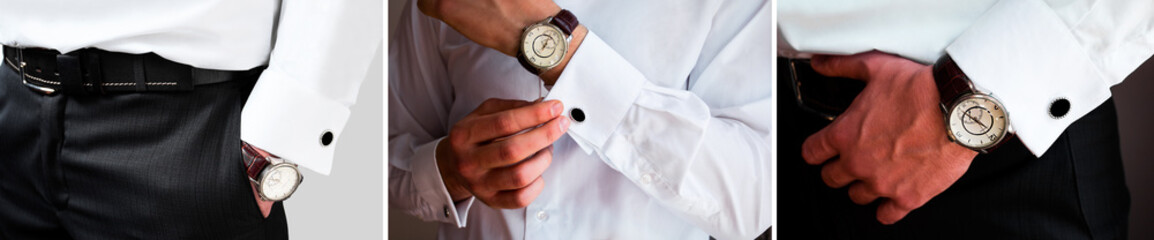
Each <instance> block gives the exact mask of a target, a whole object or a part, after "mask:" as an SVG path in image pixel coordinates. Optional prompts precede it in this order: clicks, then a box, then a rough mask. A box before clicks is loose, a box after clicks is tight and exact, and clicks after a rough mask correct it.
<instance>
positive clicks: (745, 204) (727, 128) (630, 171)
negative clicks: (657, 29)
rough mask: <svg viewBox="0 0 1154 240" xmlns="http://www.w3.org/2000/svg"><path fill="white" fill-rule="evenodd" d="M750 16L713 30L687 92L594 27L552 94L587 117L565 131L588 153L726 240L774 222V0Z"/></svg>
mask: <svg viewBox="0 0 1154 240" xmlns="http://www.w3.org/2000/svg"><path fill="white" fill-rule="evenodd" d="M744 11H745V12H743V13H744V15H729V16H728V17H726V19H725V20H719V21H732V22H717V23H715V24H734V25H735V26H741V27H734V28H731V29H729V31H726V30H717V32H713V33H711V34H710V36H709V39H707V40H706V46H705V48H704V49H703V50H702V51H701V52H702V55H701V58H700V59H699V60H698V65H697V67H695V69H694V70H693V72H691V73H690V76H689V77H688V79H686V81H687V84H688V89H687V90H686V89H675V88H668V87H664V86H658V85H656V84H654V83H652V82H651V81H650V80H649V79H647V77H646V76H645V75H643V74H642V73H641V72H640V71H639V70H638V69H636V68H634V67H633V65H632V64H631V63H630V62H628V61H627V60H626V59H625V58H624V57H622V56H620V55H619V54H618V53H617V52H615V51H614V50H613V47H610V46H609V45H608V44H606V42H605V41H603V40H602V39H601V38H600V37H598V35H597V34H596V33H595V31H596V29H590V32H589V34H588V35H587V36H586V37H585V40H584V41H583V42H582V43H581V46H580V47H579V48H578V49H577V51H576V53H574V55H573V57H572V59H571V60H570V62H569V63H568V65H567V66H566V69H565V71H564V72H563V73H562V74H561V76H560V78H559V79H558V81H557V83H556V85H554V86H553V88H552V90H551V92H550V93H549V95H548V96H547V97H546V98H547V99H559V100H561V101H562V102H563V103H564V104H565V107H566V110H565V111H564V115H566V116H571V114H572V111H574V109H577V108H579V109H581V111H582V112H583V113H584V117H585V119H584V121H581V122H578V121H573V123H572V125H571V126H570V128H569V132H568V134H569V136H570V137H572V138H573V139H574V140H576V142H577V144H578V145H579V146H580V147H581V148H582V149H584V150H585V151H586V152H587V153H594V154H597V155H599V156H600V158H601V159H602V160H603V161H604V162H605V164H607V165H609V166H610V167H611V168H613V169H615V170H617V171H618V172H620V173H621V174H622V175H624V176H625V177H626V178H629V179H630V180H632V181H633V182H634V183H635V184H636V185H637V186H638V187H639V188H641V189H643V190H644V191H645V192H646V193H648V194H649V195H651V196H653V198H654V199H656V200H657V201H659V202H660V203H661V204H662V205H663V206H665V207H667V208H669V209H671V210H673V212H675V213H677V214H678V215H680V216H682V217H683V218H685V219H686V220H688V221H689V222H691V223H692V224H694V225H696V226H698V227H700V228H702V229H703V230H705V231H706V232H707V233H709V234H710V235H713V236H715V237H717V238H719V239H743V238H744V239H750V238H754V237H756V236H757V235H758V234H760V233H761V232H762V231H764V230H765V229H766V228H768V227H769V226H770V224H771V223H770V220H769V219H770V218H769V217H770V215H771V214H772V213H771V212H770V207H771V206H772V205H773V202H772V194H773V192H772V191H771V189H770V186H771V185H772V175H771V173H772V172H773V171H772V167H773V166H772V165H771V162H770V158H771V156H772V153H771V152H770V147H771V144H772V143H771V142H770V139H771V138H770V121H771V114H770V113H771V111H772V108H773V107H772V104H771V103H770V97H771V90H770V86H771V85H772V84H771V81H770V80H771V79H772V77H773V74H772V73H771V71H772V70H771V67H772V66H773V65H772V63H771V61H772V60H771V59H772V57H773V54H772V53H773V52H772V50H771V47H772V45H771V44H770V40H771V36H772V35H771V25H770V24H771V21H770V17H771V16H770V9H769V3H768V1H767V2H765V3H764V4H762V5H761V6H760V9H756V10H752V11H751V10H749V9H746V10H744ZM750 12H754V13H753V14H750ZM719 14H725V13H724V12H723V13H719ZM616 47H653V46H652V45H650V44H649V43H646V44H638V45H633V46H616ZM664 50H665V51H678V50H679V49H664Z"/></svg>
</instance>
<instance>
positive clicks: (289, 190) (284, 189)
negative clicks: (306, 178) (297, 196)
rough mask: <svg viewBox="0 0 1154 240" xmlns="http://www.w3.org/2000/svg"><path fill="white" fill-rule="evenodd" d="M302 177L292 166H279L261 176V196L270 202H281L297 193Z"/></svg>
mask: <svg viewBox="0 0 1154 240" xmlns="http://www.w3.org/2000/svg"><path fill="white" fill-rule="evenodd" d="M300 180H301V175H300V172H299V171H297V168H296V167H295V166H293V165H292V164H277V165H273V166H272V167H269V168H268V169H265V170H264V173H261V176H260V194H261V195H262V196H263V197H264V198H266V199H268V200H269V201H280V200H284V199H286V198H288V197H289V196H291V195H292V194H293V192H295V191H296V189H297V185H298V184H299V183H300Z"/></svg>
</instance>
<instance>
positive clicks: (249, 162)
mask: <svg viewBox="0 0 1154 240" xmlns="http://www.w3.org/2000/svg"><path fill="white" fill-rule="evenodd" d="M241 151H242V152H243V153H244V172H245V174H246V175H248V179H250V180H255V179H256V178H257V177H259V176H260V172H261V171H263V170H264V168H265V167H267V166H268V165H269V161H268V158H269V157H270V156H265V155H262V154H260V151H257V150H256V148H255V147H253V146H252V145H249V144H248V143H244V144H242V146H241Z"/></svg>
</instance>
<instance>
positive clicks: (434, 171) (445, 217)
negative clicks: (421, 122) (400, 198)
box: [412, 138, 476, 228]
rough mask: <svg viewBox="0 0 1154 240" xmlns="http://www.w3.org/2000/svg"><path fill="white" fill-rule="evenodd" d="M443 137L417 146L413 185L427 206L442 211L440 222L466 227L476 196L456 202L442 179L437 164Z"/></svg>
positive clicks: (414, 154)
mask: <svg viewBox="0 0 1154 240" xmlns="http://www.w3.org/2000/svg"><path fill="white" fill-rule="evenodd" d="M442 139H444V138H441V139H437V140H436V141H433V142H431V143H427V144H425V145H422V146H420V147H417V149H416V151H415V152H413V158H412V159H413V161H412V164H413V165H412V167H413V185H414V186H416V188H417V189H418V190H417V191H418V193H417V195H418V196H419V197H420V199H423V200H424V201H425V206H429V207H431V208H433V211H435V212H437V213H440V214H438V215H437V216H438V217H439V220H438V221H440V222H445V223H451V224H455V225H456V226H457V227H458V228H463V227H465V223H466V221H465V220H467V219H468V216H469V208H470V207H471V206H472V205H473V200H474V199H476V198H474V197H469V199H466V200H464V201H461V202H459V203H454V202H453V198H452V196H450V195H449V189H448V188H447V187H445V181H444V180H441V171H440V170H439V168H438V166H437V145H438V144H440V142H441V140H442Z"/></svg>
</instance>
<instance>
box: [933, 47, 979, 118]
mask: <svg viewBox="0 0 1154 240" xmlns="http://www.w3.org/2000/svg"><path fill="white" fill-rule="evenodd" d="M933 72H934V82H935V83H937V85H938V96H939V97H940V98H941V103H942V105H943V106H946V107H949V106H950V105H952V103H953V101H954V100H957V99H958V97H961V96H962V95H964V94H967V93H971V92H973V91H974V90H973V88H971V87H970V78H969V77H966V74H965V73H963V72H962V69H961V68H959V67H958V64H957V63H955V62H954V59H953V58H951V57H950V55H949V54H946V55H942V57H941V58H939V59H938V62H937V63H934V68H933Z"/></svg>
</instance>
